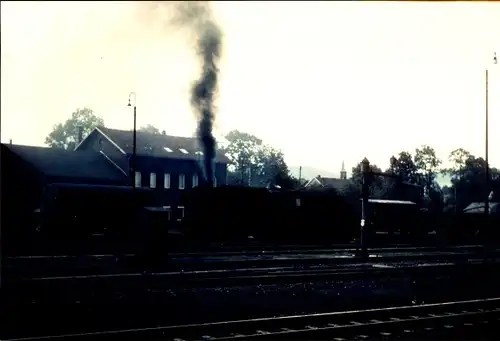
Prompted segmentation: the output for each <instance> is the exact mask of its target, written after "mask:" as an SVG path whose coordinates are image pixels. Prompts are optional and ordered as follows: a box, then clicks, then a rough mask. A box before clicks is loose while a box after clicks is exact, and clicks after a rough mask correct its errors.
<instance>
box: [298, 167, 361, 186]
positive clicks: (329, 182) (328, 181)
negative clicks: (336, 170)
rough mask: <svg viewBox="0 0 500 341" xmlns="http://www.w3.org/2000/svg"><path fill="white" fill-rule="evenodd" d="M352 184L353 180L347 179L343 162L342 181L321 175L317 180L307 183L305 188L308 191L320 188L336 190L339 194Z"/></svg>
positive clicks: (313, 179)
mask: <svg viewBox="0 0 500 341" xmlns="http://www.w3.org/2000/svg"><path fill="white" fill-rule="evenodd" d="M351 183H352V182H351V180H349V179H347V172H346V170H345V166H344V162H342V169H341V171H340V179H338V178H325V177H322V176H321V175H318V176H316V177H315V178H312V179H311V180H309V182H308V183H306V184H305V186H304V187H305V188H308V189H318V188H324V189H335V190H336V191H338V192H342V191H343V190H345V188H346V187H347V186H349V185H350V184H351Z"/></svg>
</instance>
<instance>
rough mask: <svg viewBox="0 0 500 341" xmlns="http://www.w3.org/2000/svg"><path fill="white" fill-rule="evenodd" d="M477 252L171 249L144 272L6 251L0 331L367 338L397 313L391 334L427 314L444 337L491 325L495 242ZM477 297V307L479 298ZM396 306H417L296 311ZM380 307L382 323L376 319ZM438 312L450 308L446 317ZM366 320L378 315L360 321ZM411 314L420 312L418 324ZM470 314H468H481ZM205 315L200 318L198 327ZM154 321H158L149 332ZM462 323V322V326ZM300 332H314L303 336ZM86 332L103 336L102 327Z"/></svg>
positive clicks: (9, 334)
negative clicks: (440, 322) (458, 304)
mask: <svg viewBox="0 0 500 341" xmlns="http://www.w3.org/2000/svg"><path fill="white" fill-rule="evenodd" d="M224 252H225V251H224ZM488 256H489V258H488V259H487V260H485V258H484V253H483V252H482V249H481V247H477V246H468V247H461V248H449V249H447V250H436V249H433V248H407V249H405V248H403V247H397V248H385V249H374V250H369V252H368V257H365V258H361V257H359V256H357V255H356V253H355V249H353V248H348V247H344V248H336V249H322V250H318V249H316V250H288V251H287V250H281V251H280V250H277V251H276V250H274V251H273V250H253V251H248V250H247V251H245V252H239V253H238V252H232V253H231V252H229V253H228V252H226V253H219V254H212V255H208V254H175V255H172V259H171V262H170V264H169V267H168V268H167V267H166V268H165V269H156V270H154V271H148V272H144V271H142V272H137V271H124V270H126V269H127V261H126V259H127V257H122V259H121V260H118V261H117V260H116V259H115V257H114V256H112V255H93V256H85V257H79V258H78V259H77V258H75V257H61V256H59V257H38V258H37V257H17V258H13V259H10V260H8V262H7V263H9V262H10V265H11V266H12V268H11V270H10V271H11V274H13V275H14V276H12V278H14V280H13V281H12V282H11V283H10V284H9V285H10V286H9V288H10V289H9V290H10V292H11V295H9V296H8V297H7V299H6V298H5V297H4V299H6V301H4V303H6V304H7V305H8V306H9V307H11V308H12V309H11V310H10V311H9V313H8V314H5V315H4V316H2V317H1V318H2V321H4V322H5V323H3V325H4V326H7V328H4V330H3V333H4V334H5V335H1V336H2V337H1V338H2V339H14V338H22V337H35V339H36V337H38V336H42V335H55V334H71V333H81V332H99V331H105V330H108V331H110V330H120V329H121V330H123V329H134V330H135V329H141V328H151V327H154V328H156V330H155V331H154V332H145V331H143V332H138V331H136V332H130V333H129V334H123V335H122V336H120V338H121V339H123V338H127V337H128V336H132V335H135V337H136V338H135V339H148V340H149V339H151V340H153V339H155V340H174V339H178V340H195V339H196V340H198V339H207V338H206V337H203V336H210V337H212V339H228V338H229V339H230V338H232V337H234V336H235V335H237V334H238V333H241V335H244V336H245V337H242V338H244V339H245V338H249V339H255V338H265V336H266V335H268V336H269V335H271V336H272V338H273V339H274V338H275V337H280V338H297V337H298V338H301V339H304V338H306V339H311V338H312V339H325V335H340V336H342V335H344V336H346V335H347V336H349V335H350V336H349V337H359V336H360V335H361V336H367V337H374V336H373V335H375V334H376V335H378V336H377V337H380V338H383V339H389V338H390V337H389V336H390V335H393V334H391V333H392V332H391V331H390V330H392V329H394V328H392V327H390V328H389V325H388V321H389V322H390V321H392V322H397V319H399V322H398V323H399V324H400V327H397V328H396V329H398V328H399V329H398V330H399V332H401V333H403V334H405V332H403V330H408V331H412V332H411V333H409V332H408V333H406V334H408V335H407V336H408V337H409V336H410V335H411V336H412V337H416V338H419V337H422V335H424V334H425V333H427V334H429V333H430V331H429V330H427V331H426V329H425V328H429V327H428V324H429V323H430V324H433V322H432V318H435V319H438V318H441V319H447V318H448V319H454V320H453V321H451V322H449V324H448V325H449V326H451V327H450V328H446V329H447V333H448V334H446V335H449V333H450V332H451V331H450V330H451V329H453V330H455V331H454V333H455V332H456V330H458V327H457V325H456V323H459V324H460V325H461V327H463V323H466V324H467V323H470V321H469V320H470V318H467V316H469V315H470V316H472V317H473V319H474V318H476V317H477V316H479V315H481V314H482V313H484V314H483V315H488V316H487V318H484V319H483V318H481V319H482V320H481V321H483V320H485V321H489V322H484V323H493V322H494V321H496V319H497V318H498V304H497V303H498V302H497V301H496V300H490V301H488V302H490V303H488V304H487V303H484V302H486V301H485V299H487V298H495V297H497V296H500V295H499V291H500V290H499V289H498V288H500V278H498V276H497V274H498V270H500V257H498V256H499V255H498V252H497V251H493V252H492V253H490V254H489V255H488ZM77 260H78V261H77ZM77 264H78V266H76V265H77ZM120 267H122V268H121V269H119V268H120ZM112 269H114V270H112ZM14 270H17V271H14ZM478 299H479V300H480V301H477V302H476V303H463V304H465V305H467V304H469V306H470V305H473V306H471V307H469V308H463V309H462V308H460V309H458V310H457V309H451V310H450V311H451V312H450V311H446V309H444V308H436V307H434V306H432V304H435V303H443V302H451V301H465V300H478ZM478 302H483V303H481V304H486V305H488V306H487V307H483V306H481V307H479V306H478V304H479V303H478ZM493 303H495V304H493ZM429 304H431V306H429ZM402 306H408V307H414V308H415V307H422V308H421V310H425V309H427V310H425V313H412V314H411V316H420V319H418V321H417V320H415V319H414V318H413V319H414V320H415V321H413V322H411V321H406V320H404V319H405V318H406V319H411V318H410V317H409V316H410V315H409V314H406V315H405V313H401V314H400V316H399V315H397V314H396V315H397V316H396V315H390V314H389V313H388V311H392V310H387V311H385V312H383V311H380V312H379V313H377V314H376V313H370V314H371V315H370V314H368V313H366V314H365V315H366V316H365V315H363V316H364V317H359V316H361V315H359V314H358V315H356V316H354V315H352V314H354V313H350V314H351V315H352V316H353V317H352V319H351V320H349V321H347V320H346V319H349V318H348V317H346V316H349V315H345V314H344V315H342V314H341V315H342V316H343V317H340V316H341V315H339V314H340V313H339V314H337V315H335V314H334V315H332V316H334V317H331V316H330V317H328V318H327V317H324V318H322V319H321V318H318V319H319V320H318V321H316V320H314V319H313V318H312V317H305V315H308V314H333V313H334V312H344V311H348V310H349V311H353V310H356V311H357V310H365V309H382V308H388V307H402ZM425 307H427V308H425ZM399 309H403V308H399ZM408 309H410V308H408ZM443 309H444V310H443ZM467 309H469V310H470V311H469V313H470V314H469V315H467V314H466V315H463V314H464V313H463V312H462V313H460V314H462V315H463V316H462V315H460V314H459V315H460V316H458V315H457V314H458V311H462V310H463V311H466V310H467ZM478 309H479V310H478ZM403 310H404V309H403ZM383 314H385V315H386V317H387V321H385V320H383V318H381V316H383ZM388 314H389V315H390V316H389V315H388ZM391 314H393V313H391ZM394 314H395V313H394ZM419 314H420V315H419ZM429 314H431V315H435V316H434V317H433V316H431V315H429ZM440 314H441V315H440ZM443 314H444V315H443ZM450 314H452V315H453V314H454V315H453V318H452V317H450V316H451V315H450ZM291 315H299V316H303V317H304V319H303V320H302V321H306V320H307V321H309V320H311V321H309V322H310V323H309V322H300V323H295V322H294V323H291V324H290V323H288V322H286V321H289V320H287V319H284V320H283V319H281V320H280V319H279V318H282V317H286V316H291ZM368 315H369V316H368ZM377 316H378V317H377ZM398 316H399V317H398ZM443 316H444V317H443ZM446 316H448V317H446ZM481 316H482V315H481ZM368 317H370V318H368ZM472 317H471V318H472ZM255 318H261V319H270V320H269V321H268V322H245V323H246V324H245V323H243V322H238V323H239V324H240V325H241V326H244V327H242V329H241V328H240V329H238V328H237V324H238V323H237V324H234V323H233V324H231V325H230V326H229V325H227V326H221V325H220V324H217V323H218V322H221V321H231V320H247V319H255ZM422 318H423V320H422ZM308 319H309V320H308ZM377 319H379V322H380V323H379V322H373V321H372V322H370V321H371V320H377ZM63 320H64V323H61V321H63ZM313 320H314V321H313ZM273 321H274V322H273ZM384 321H385V322H384ZM422 321H424V322H425V321H427V324H425V323H423V322H422ZM457 321H458V322H457ZM464 321H465V322H464ZM481 321H480V322H478V323H483V322H481ZM285 322H286V323H285ZM351 322H353V323H351ZM354 322H355V323H354ZM382 322H384V323H385V324H384V323H382ZM455 322H456V323H455ZM206 323H209V324H210V323H211V324H212V325H210V326H206V327H203V326H200V324H206ZM214 323H215V324H214ZM259 323H260V324H259ZM356 323H357V324H356ZM446 323H448V322H446ZM454 323H455V324H454ZM184 324H197V326H196V327H193V330H195V331H196V332H193V333H191V334H189V333H187V334H186V332H179V333H177V331H180V330H183V329H182V328H184V329H185V327H175V328H178V329H176V332H175V333H174V332H166V331H165V330H170V331H172V330H174V329H175V328H174V327H172V326H176V325H177V326H178V325H184ZM424 324H425V326H424ZM434 324H435V323H434ZM247 325H251V326H252V327H246V326H247ZM347 325H350V327H349V328H351V329H352V328H353V326H356V325H359V326H360V327H359V328H358V331H359V333H358V331H356V332H354V331H353V332H351V331H349V332H347V331H346V330H347V329H348V328H347V327H346V326H347ZM362 325H363V326H364V327H361V326H362ZM375 325H377V326H378V327H376V326H375ZM473 325H474V326H475V324H474V323H473ZM158 326H162V328H164V329H165V328H166V329H165V330H163V329H162V330H163V331H161V330H159V329H158V328H157V327H158ZM168 326H170V327H168ZM217 326H218V327H217ZM379 327H380V328H379ZM403 327H404V328H403ZM417 327H418V328H420V329H421V330H420V329H418V328H417ZM169 328H170V329H169ZM172 328H173V329H172ZM179 328H180V329H179ZM325 328H327V329H328V328H330V329H332V328H333V329H335V328H337V329H335V330H333V329H332V330H330V334H328V331H327V330H323V329H325ZM363 328H364V329H363ZM391 328H392V329H391ZM401 328H402V329H401ZM405 328H406V329H405ZM415 328H416V329H415ZM422 328H423V329H422ZM454 328H455V329H454ZM474 328H476V327H474ZM474 328H472V326H471V328H468V329H467V328H466V329H467V330H469V332H470V331H471V330H472V329H474ZM417 329H418V330H417ZM448 329H450V330H448ZM483 329H484V328H483ZM238 330H239V331H238ZM287 330H288V331H287ZM306 330H309V331H314V330H315V332H314V333H312V332H311V333H310V334H305V332H306ZM322 330H323V331H322ZM474 330H475V329H474ZM291 331H294V332H293V333H291ZM417 331H418V332H417ZM399 332H398V333H399ZM134 333H136V334H134ZM137 333H139V334H137ZM141 333H143V334H144V335H143V334H141ZM176 333H177V334H176ZM210 333H211V334H210ZM269 333H271V334H269ZM287 333H288V334H287ZM325 333H326V334H325ZM332 333H333V334H332ZM356 333H358V334H356ZM370 333H375V334H373V335H372V334H370ZM380 333H389V334H390V335H384V334H380ZM422 333H424V334H422ZM464 333H465V332H464ZM351 334H352V335H351ZM427 334H425V335H427ZM106 335H107V336H106ZM259 335H260V336H259ZM299 335H300V337H299ZM307 335H310V337H309V336H307ZM370 335H372V336H370ZM394 335H395V334H394ZM394 335H393V336H394ZM398 335H399V334H398ZM429 335H430V334H429ZM443 335H444V334H443ZM464 335H465V334H464ZM467 335H468V334H467ZM340 336H339V337H340ZM89 337H90V336H88V337H86V338H87V339H90V338H89ZM95 337H103V338H106V337H108V338H111V337H113V336H112V335H111V334H102V335H100V336H98V335H95ZM398 337H399V336H398ZM436 337H437V336H435V337H434V339H435V338H436ZM82 338H85V336H82ZM361 338H363V337H361ZM431 338H432V337H431ZM73 339H76V338H75V337H73ZM92 339H93V337H92ZM208 339H210V338H208ZM240 339H241V337H240ZM358 339H359V338H358ZM420 339H421V338H420Z"/></svg>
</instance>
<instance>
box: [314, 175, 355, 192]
mask: <svg viewBox="0 0 500 341" xmlns="http://www.w3.org/2000/svg"><path fill="white" fill-rule="evenodd" d="M349 184H351V180H347V179H346V180H344V179H336V178H323V177H321V176H319V175H318V176H317V177H315V178H312V179H311V180H310V181H309V182H308V183H307V184H306V185H305V186H304V187H306V188H310V187H324V188H334V189H337V190H342V189H344V188H345V187H347V186H348V185H349Z"/></svg>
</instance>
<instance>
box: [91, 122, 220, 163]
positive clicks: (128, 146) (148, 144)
mask: <svg viewBox="0 0 500 341" xmlns="http://www.w3.org/2000/svg"><path fill="white" fill-rule="evenodd" d="M99 130H100V131H102V132H103V133H104V134H106V136H108V137H109V138H110V139H111V140H113V141H114V142H115V143H116V144H117V145H118V146H120V148H122V149H123V150H124V151H125V152H126V153H128V154H131V153H132V152H133V131H127V130H118V129H110V128H104V127H99ZM137 155H145V156H154V157H167V158H176V159H200V158H202V157H203V148H202V146H200V144H199V142H198V139H197V138H194V137H181V136H171V135H163V134H151V133H147V132H142V131H137ZM215 161H216V162H221V163H230V160H229V159H228V158H227V157H226V156H225V155H224V154H222V153H220V152H217V153H216V157H215Z"/></svg>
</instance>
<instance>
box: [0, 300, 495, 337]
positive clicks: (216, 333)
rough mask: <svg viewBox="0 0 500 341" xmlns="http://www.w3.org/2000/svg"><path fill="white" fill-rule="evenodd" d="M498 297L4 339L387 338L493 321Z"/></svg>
mask: <svg viewBox="0 0 500 341" xmlns="http://www.w3.org/2000/svg"><path fill="white" fill-rule="evenodd" d="M499 320H500V298H499V297H494V298H488V299H481V300H469V301H455V302H446V303H436V304H425V305H414V306H401V307H392V308H381V309H369V310H356V311H346V312H331V313H323V314H308V315H298V316H286V317H274V318H260V319H252V320H239V321H226V322H216V323H204V324H189V325H177V326H159V327H152V328H141V329H123V330H109V331H103V332H94V333H81V334H67V335H50V336H41V337H36V338H35V337H31V338H22V339H10V340H5V341H32V340H72V341H73V340H75V341H76V340H108V339H110V338H116V337H119V338H120V339H122V340H123V339H135V340H153V339H154V340H177V341H192V340H235V339H238V340H257V339H265V340H278V339H279V340H281V339H285V340H290V339H310V340H318V339H325V340H326V339H328V338H329V339H332V338H334V339H335V340H339V341H340V340H345V339H346V338H352V337H358V338H364V339H369V338H370V337H371V338H372V339H373V338H376V339H379V338H381V337H384V338H388V336H391V334H394V333H414V332H416V331H419V330H427V331H432V329H434V328H438V326H442V327H443V328H448V329H449V328H453V327H454V326H467V325H471V324H473V323H481V322H484V321H486V322H490V321H495V322H496V321H499Z"/></svg>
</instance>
